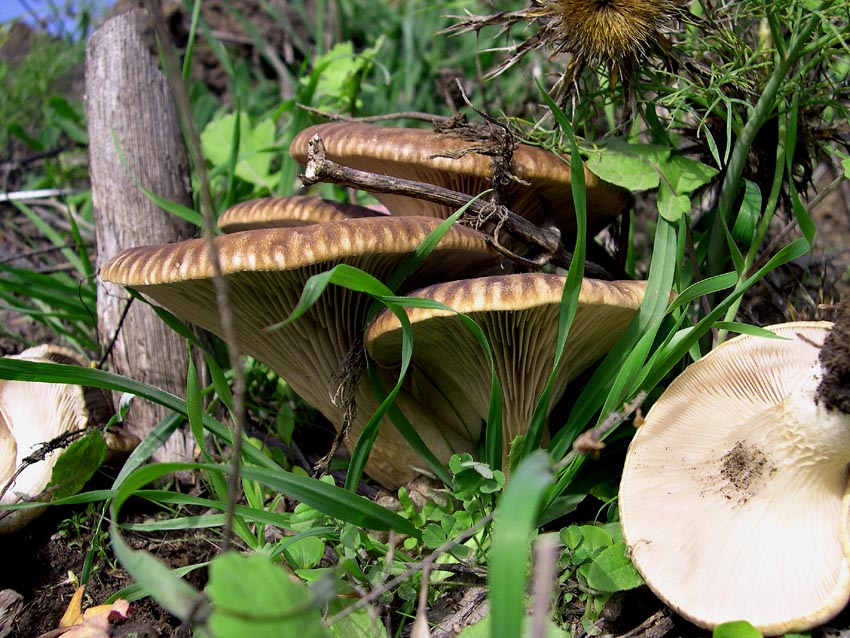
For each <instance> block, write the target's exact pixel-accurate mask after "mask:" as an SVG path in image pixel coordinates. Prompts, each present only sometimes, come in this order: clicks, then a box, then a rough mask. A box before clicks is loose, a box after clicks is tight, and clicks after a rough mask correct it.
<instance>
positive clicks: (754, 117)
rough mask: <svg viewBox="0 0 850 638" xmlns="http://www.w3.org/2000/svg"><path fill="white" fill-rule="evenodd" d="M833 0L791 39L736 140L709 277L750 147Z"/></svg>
mask: <svg viewBox="0 0 850 638" xmlns="http://www.w3.org/2000/svg"><path fill="white" fill-rule="evenodd" d="M830 1H831V0H825V1H824V2H822V3H821V5H820V6H819V7H818V10H817V11H814V12H812V14H811V18H809V22H808V23H807V24H806V25H805V26H804V27H803V29H802V30H801V31H799V32H798V33H797V35H796V37H795V38H794V39H793V40H792V41H791V44H790V46H789V47H788V51H787V53H786V54H785V56H784V57H783V58H782V60H781V61H780V62H779V64H778V65H777V66H776V68H775V69H774V70H773V73H772V74H771V76H770V79H769V80H768V82H767V84H766V85H765V87H764V91H763V92H762V94H761V97H760V98H759V99H758V102H756V105H755V107H753V109H752V111H751V112H750V113H749V114H748V117H747V123H746V124H745V125H744V128H743V130H742V131H741V136H740V137H739V138H738V141H737V142H736V143H735V148H734V149H732V156H731V158H730V159H729V167H728V170H727V172H726V177H725V178H724V180H723V185H722V186H721V188H720V199H719V201H718V205H717V213H716V215H715V218H714V227H713V229H712V237H713V239H714V240H713V241H712V242H711V243H710V244H709V246H708V273H707V275H708V276H711V275H716V274H717V273H718V272H719V270H720V268H721V266H722V264H721V263H720V262H721V260H722V258H723V253H724V251H725V250H726V246H727V245H726V242H725V241H722V240H721V239H720V238H721V237H722V236H723V233H722V229H723V225H724V224H728V222H729V219H730V217H731V215H732V205H733V204H734V202H735V198H736V197H737V196H738V192H739V190H740V187H741V176H742V174H743V172H744V166H745V165H746V163H747V156H748V154H749V152H750V148H751V147H752V145H753V142H754V141H755V138H756V135H758V132H759V131H760V130H761V128H762V126H763V125H764V123H765V121H766V120H767V119H768V117H769V116H770V114H771V112H772V111H773V109H774V108H775V106H776V96H777V94H778V93H779V89H780V87H781V86H782V85H783V83H785V82H787V80H788V74H789V73H790V72H791V67H792V66H793V65H794V63H795V62H797V60H798V58H799V56H800V55H801V49H802V47H803V45H804V44H805V43H806V42H807V41H808V39H809V38H810V37H811V35H812V33H813V32H814V30H815V28H817V26H818V25H819V24H820V23H821V15H820V14H821V10H822V9H823V8H824V7H825V6H827V5H828V4H829V2H830Z"/></svg>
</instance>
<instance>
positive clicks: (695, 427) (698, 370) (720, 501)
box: [620, 322, 850, 635]
mask: <svg viewBox="0 0 850 638" xmlns="http://www.w3.org/2000/svg"><path fill="white" fill-rule="evenodd" d="M830 327H831V324H829V323H826V322H798V323H788V324H780V325H776V326H771V327H770V328H769V330H771V331H772V332H774V333H775V334H777V335H779V336H780V337H782V339H767V338H763V337H756V336H740V337H736V338H735V339H732V340H730V341H728V342H726V343H724V344H723V345H721V346H720V347H718V348H716V349H715V350H713V351H712V352H710V353H709V354H708V355H706V356H705V357H703V358H702V359H700V360H699V361H697V362H696V363H694V364H692V365H691V366H689V367H688V368H687V369H686V370H685V371H684V372H683V373H682V374H681V375H680V376H679V377H678V378H676V379H675V380H674V381H673V383H671V384H670V386H669V387H668V388H667V390H666V391H665V392H664V393H663V394H662V395H661V397H660V398H659V399H658V401H657V402H656V403H655V404H654V405H653V406H652V409H651V410H650V411H649V413H648V414H647V416H646V419H645V421H644V424H643V425H642V426H641V427H640V428H639V429H638V431H637V434H636V435H635V438H634V440H633V441H632V443H631V446H630V448H629V452H628V456H627V458H626V464H625V468H624V471H623V478H622V483H621V486H620V516H621V520H622V525H623V535H624V537H625V539H626V542H627V543H628V545H629V548H630V553H631V557H632V559H633V561H634V563H635V566H636V567H637V569H638V570H639V571H640V572H641V574H643V577H644V579H645V580H646V582H647V584H648V585H649V586H650V588H651V589H652V590H653V591H654V592H655V593H656V594H657V595H658V596H659V597H660V598H661V599H663V600H664V601H665V602H666V603H667V604H668V605H670V607H672V608H673V609H674V610H676V611H677V612H678V613H679V614H681V615H682V616H684V617H685V618H688V619H689V620H691V621H692V622H694V623H696V624H698V625H700V626H702V627H706V628H713V627H715V626H716V625H718V624H720V623H723V622H727V621H733V620H747V621H749V622H751V623H752V624H753V625H755V626H756V627H757V628H758V629H760V630H761V631H762V632H763V633H764V634H767V635H774V634H782V633H786V632H794V631H805V630H807V629H809V628H811V627H814V626H816V625H818V624H820V623H822V622H825V621H826V620H828V619H829V618H831V617H832V616H834V615H835V614H837V613H838V612H839V611H841V610H842V609H843V608H844V607H845V605H846V604H847V602H848V598H850V560H848V552H850V543H848V530H847V525H848V512H850V492H848V481H847V478H848V462H849V461H850V417H848V416H847V415H844V414H842V413H840V412H837V411H833V412H830V411H829V410H827V409H826V408H825V407H824V406H823V405H822V404H816V402H815V396H816V389H817V386H818V383H819V381H820V378H821V376H822V371H821V368H820V363H819V362H818V355H819V352H820V345H821V344H822V343H823V340H824V338H825V336H826V335H827V333H828V332H829V330H830Z"/></svg>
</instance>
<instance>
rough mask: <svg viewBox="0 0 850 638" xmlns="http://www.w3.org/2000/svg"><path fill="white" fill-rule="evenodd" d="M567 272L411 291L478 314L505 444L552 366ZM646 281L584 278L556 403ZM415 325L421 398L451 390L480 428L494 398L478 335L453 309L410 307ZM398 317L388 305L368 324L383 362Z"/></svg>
mask: <svg viewBox="0 0 850 638" xmlns="http://www.w3.org/2000/svg"><path fill="white" fill-rule="evenodd" d="M564 282H565V277H562V276H559V275H547V274H516V275H501V276H493V277H482V278H479V279H471V280H464V281H456V282H448V283H444V284H435V285H432V286H428V287H426V288H423V289H421V290H416V291H414V292H412V293H410V296H411V297H424V298H427V299H433V300H435V301H438V302H440V303H443V304H445V305H447V306H449V307H451V308H453V309H454V310H456V311H457V312H460V313H463V314H465V315H466V316H468V317H470V318H471V319H472V320H474V321H475V322H476V323H477V324H478V325H479V326H480V327H481V329H482V330H483V332H484V334H485V336H486V337H487V340H488V342H489V344H490V348H491V350H492V352H493V357H494V362H495V366H496V375H497V378H498V381H499V386H500V388H501V391H502V401H503V417H502V419H503V421H502V424H503V436H502V440H503V441H504V443H505V446H506V447H505V450H506V453H507V445H508V444H509V443H510V442H511V441H512V440H513V439H514V438H515V437H516V436H517V435H519V434H523V433H524V432H526V430H527V428H528V425H529V422H530V420H531V415H532V413H533V411H534V407H535V405H536V403H537V399H538V397H539V396H540V395H541V394H542V392H543V389H544V387H545V385H546V381H547V379H548V376H549V374H550V372H551V370H552V365H553V362H554V356H555V344H556V339H557V333H558V314H559V310H560V303H561V296H562V293H563V288H564ZM644 290H645V282H635V281H614V282H607V281H597V280H593V279H585V280H584V281H583V283H582V287H581V293H580V296H579V302H578V308H577V310H576V315H575V318H574V320H573V325H572V327H571V328H570V333H569V338H568V340H567V344H566V348H565V350H564V353H563V355H562V358H561V362H560V364H559V367H558V372H557V375H556V378H555V382H554V385H553V388H552V392H551V402H550V406H549V407H550V409H551V407H552V405H554V403H555V402H557V400H558V399H559V398H560V397H561V396H562V394H563V392H564V389H565V388H566V386H567V384H568V383H569V382H570V381H571V380H572V379H574V378H575V377H576V376H577V375H578V374H580V373H581V372H582V371H584V370H585V369H586V368H587V367H588V366H590V365H591V364H592V363H594V362H595V361H596V360H597V359H599V358H600V357H601V356H603V355H604V354H605V353H606V352H608V351H609V350H610V349H611V348H612V347H613V345H614V343H615V342H616V340H617V339H618V338H619V337H620V335H621V334H622V333H623V331H624V330H625V329H626V327H627V326H628V324H629V322H630V321H631V320H632V317H633V316H634V314H635V312H636V311H637V309H638V307H639V306H640V304H641V301H642V299H643V293H644ZM407 314H408V317H409V318H410V322H411V324H412V328H413V359H412V367H411V371H410V372H409V376H410V377H411V384H412V385H413V391H414V393H415V394H416V395H417V396H419V397H421V398H422V400H423V402H425V403H429V402H431V401H432V397H438V396H445V397H446V398H447V399H448V403H449V404H450V405H451V406H452V407H453V408H454V409H455V410H456V411H457V412H458V413H459V414H460V415H461V417H462V419H463V420H464V422H465V423H466V424H467V428H468V429H469V430H470V431H471V432H472V433H473V434H477V433H479V432H480V424H481V422H482V421H483V420H485V419H486V417H487V411H488V406H489V398H490V365H489V363H488V360H487V356H486V353H485V352H484V350H483V349H482V348H481V346H480V345H479V343H478V341H477V340H476V339H475V337H474V336H473V335H472V333H471V332H470V331H469V329H468V328H467V327H466V326H465V325H464V324H463V322H462V320H461V318H460V317H458V315H457V314H456V313H454V312H450V311H447V310H432V309H425V308H408V309H407ZM401 334H402V332H401V326H400V324H399V322H398V319H397V318H396V317H395V315H393V314H391V313H389V312H387V311H382V312H381V313H380V314H379V315H378V317H377V318H376V319H375V321H374V323H373V324H372V325H371V326H370V327H369V330H368V331H367V333H366V346H367V349H368V350H369V352H370V354H371V355H372V356H373V357H374V358H375V360H376V361H377V362H378V363H379V364H383V365H385V366H390V367H391V368H392V367H393V366H396V365H397V364H398V362H399V360H400V352H401Z"/></svg>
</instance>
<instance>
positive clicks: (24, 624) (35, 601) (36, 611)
mask: <svg viewBox="0 0 850 638" xmlns="http://www.w3.org/2000/svg"><path fill="white" fill-rule="evenodd" d="M128 507H131V506H130V505H129V504H128ZM85 511H86V510H85V508H75V509H71V508H64V507H57V508H50V509H48V511H47V513H46V514H45V515H44V516H42V517H41V518H39V519H38V520H37V521H36V522H35V523H33V524H32V525H30V526H28V527H27V528H25V529H24V530H22V531H21V532H18V533H17V534H13V535H10V536H7V537H4V538H3V539H2V541H0V542H2V543H3V550H4V555H5V557H6V561H7V564H6V567H5V568H4V569H3V570H2V573H0V589H6V588H9V589H14V590H15V591H17V592H18V593H20V594H21V595H22V596H23V597H24V603H25V606H24V608H23V610H22V611H21V613H20V614H19V616H18V618H17V620H16V621H15V624H14V625H13V632H12V634H11V635H12V636H16V637H19V638H35V637H37V636H39V635H41V634H43V633H45V632H48V631H51V630H53V629H56V627H57V626H58V623H59V620H60V618H61V617H62V615H63V614H64V613H65V610H66V608H67V607H68V603H69V602H70V600H71V596H72V595H73V594H74V591H75V589H76V587H77V582H76V579H78V578H79V576H80V574H81V572H82V570H83V562H84V560H85V553H86V551H87V549H88V548H89V547H90V546H92V544H94V545H95V546H96V547H100V548H102V549H103V551H104V554H103V555H100V556H98V557H96V558H95V561H94V570H93V571H92V575H91V578H90V580H89V583H88V586H87V587H86V596H85V598H84V601H83V609H85V608H87V607H90V606H93V605H100V604H103V603H104V602H105V601H106V599H107V598H109V596H111V595H113V594H114V593H116V592H117V591H119V590H121V589H122V588H124V587H127V586H128V585H131V584H132V583H133V581H132V579H131V578H130V576H129V575H128V574H127V573H126V572H125V571H124V570H123V569H121V568H120V567H118V566H117V563H116V561H115V559H114V557H113V556H112V553H111V550H110V549H109V541H108V538H107V537H106V536H105V535H101V536H100V537H99V539H98V540H97V541H96V542H94V543H93V536H94V535H93V529H92V525H93V519H92V518H91V517H84V518H80V517H79V514H80V512H85ZM75 514H76V515H77V517H76V518H75V519H74V520H77V521H78V522H80V523H81V527H80V528H79V531H80V532H81V533H79V534H77V533H76V531H74V530H73V529H72V530H71V531H70V533H68V534H67V535H63V534H62V533H60V532H59V531H58V530H60V529H63V528H68V527H69V526H68V523H67V521H68V520H71V519H72V517H74V515H75ZM146 516H147V514H145V513H143V512H142V511H138V512H137V513H135V514H134V515H132V517H131V518H132V520H137V521H141V520H144V518H145V517H146ZM101 534H102V533H101ZM124 537H125V539H126V540H127V541H128V543H129V544H130V545H131V546H132V547H133V548H134V549H144V550H146V551H149V552H151V553H152V554H154V555H155V556H156V557H157V558H158V559H160V560H161V561H163V562H165V563H166V564H167V565H169V566H170V567H172V568H177V567H183V566H186V565H191V564H195V563H201V562H204V561H207V560H210V559H211V558H212V557H213V556H214V555H215V553H216V552H217V551H218V550H217V547H216V545H215V540H214V539H211V538H209V537H208V536H206V535H205V534H204V533H203V532H201V533H198V531H193V532H192V533H191V534H190V535H187V536H176V535H174V534H172V535H157V536H156V537H153V536H151V537H146V536H143V535H141V534H134V533H130V532H127V533H125V534H124ZM205 578H206V570H204V569H199V570H196V571H194V572H192V573H191V574H189V575H188V576H187V577H186V579H187V580H188V581H189V582H190V583H191V584H192V585H193V586H195V587H196V588H199V589H202V588H203V585H204V580H205ZM130 610H131V611H130V616H129V618H128V619H127V620H126V621H125V622H123V623H121V624H119V625H116V627H115V630H116V631H115V633H114V634H113V635H115V636H131V635H132V636H137V637H138V638H166V637H169V636H174V635H175V634H176V632H177V630H178V628H179V626H180V622H179V621H178V620H177V619H176V618H174V617H172V616H171V615H169V614H168V613H167V612H165V611H164V610H163V609H162V608H161V607H160V606H159V605H157V604H156V603H155V602H153V601H152V600H151V599H149V598H143V599H140V600H136V601H133V602H132V603H131V606H130Z"/></svg>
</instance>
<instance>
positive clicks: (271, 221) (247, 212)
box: [218, 195, 384, 233]
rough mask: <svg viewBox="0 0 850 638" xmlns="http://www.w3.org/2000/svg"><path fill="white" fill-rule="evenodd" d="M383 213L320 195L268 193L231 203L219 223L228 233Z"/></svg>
mask: <svg viewBox="0 0 850 638" xmlns="http://www.w3.org/2000/svg"><path fill="white" fill-rule="evenodd" d="M383 215H384V213H381V212H379V211H377V210H373V209H371V208H366V207H364V206H356V205H354V204H342V203H340V202H335V201H332V200H329V199H321V198H319V197H306V196H303V195H294V196H292V197H266V198H262V199H252V200H251V201H247V202H242V203H240V204H236V205H235V206H231V207H230V208H228V209H227V210H226V211H224V213H222V215H221V217H219V218H218V227H219V228H221V230H223V231H224V232H226V233H235V232H239V231H240V230H254V229H257V228H286V227H288V226H307V225H308V224H319V223H322V222H330V221H339V220H342V219H358V218H361V217H381V216H383Z"/></svg>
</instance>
